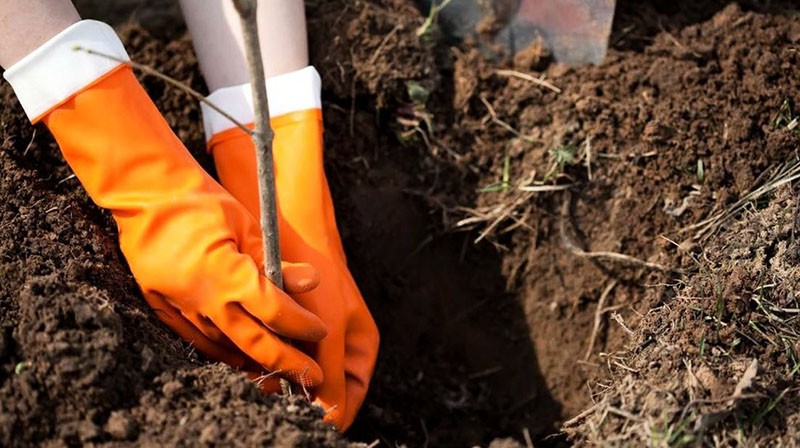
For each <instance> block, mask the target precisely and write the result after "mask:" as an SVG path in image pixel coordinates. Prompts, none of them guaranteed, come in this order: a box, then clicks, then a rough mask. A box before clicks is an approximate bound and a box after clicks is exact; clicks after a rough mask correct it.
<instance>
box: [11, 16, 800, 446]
mask: <svg viewBox="0 0 800 448" xmlns="http://www.w3.org/2000/svg"><path fill="white" fill-rule="evenodd" d="M78 3H79V6H81V7H83V8H86V11H87V14H91V15H94V16H96V17H98V18H101V19H106V20H112V21H115V24H116V25H118V26H119V27H120V29H121V34H122V36H123V39H124V40H125V42H126V45H127V48H128V50H129V51H130V52H131V55H132V56H133V57H134V58H135V59H136V60H137V61H139V62H142V63H146V64H148V65H151V66H154V67H157V68H158V69H159V70H162V71H164V72H166V73H168V74H170V75H172V76H174V77H176V78H177V79H180V80H182V81H184V82H186V83H188V84H190V85H191V86H193V87H195V88H196V89H198V90H201V91H203V89H204V88H205V87H204V85H203V83H202V79H201V77H200V75H199V72H198V71H197V67H196V61H195V59H194V56H193V53H192V50H191V44H190V41H189V40H188V38H187V37H185V36H184V35H183V29H182V27H181V26H180V25H176V23H179V21H178V20H176V19H175V14H176V11H175V9H174V4H171V3H170V2H164V1H155V0H154V1H150V2H148V3H147V5H146V6H145V7H141V5H139V6H136V5H133V6H132V7H133V8H134V9H132V10H131V12H130V13H129V14H127V15H126V14H122V13H120V12H119V10H115V11H114V12H115V15H114V16H113V17H111V16H108V11H107V8H106V9H103V7H102V4H103V2H92V1H81V2H78ZM306 7H307V12H308V17H309V29H310V30H311V33H310V48H311V52H312V62H313V63H314V64H315V66H316V67H317V68H318V70H319V71H320V73H321V74H322V77H323V85H324V108H325V125H326V148H327V149H326V151H327V152H326V162H327V166H326V168H327V172H328V176H329V179H330V183H331V186H332V189H333V194H334V200H335V202H336V208H337V218H338V222H339V226H340V230H341V233H342V236H343V239H344V244H345V247H346V250H347V253H348V259H349V263H350V266H351V270H352V271H353V274H354V276H355V278H356V281H357V282H358V284H359V285H360V287H361V289H362V292H363V294H364V296H365V299H366V300H367V302H368V304H369V306H370V308H371V310H372V311H373V314H374V315H375V318H376V321H377V322H378V325H379V327H380V329H381V333H382V350H381V354H380V357H379V362H378V368H377V371H376V374H375V378H374V380H373V386H372V388H371V391H370V394H369V396H368V397H367V402H366V404H365V406H364V409H363V411H362V413H361V415H360V417H359V419H358V420H357V422H356V424H355V426H354V428H353V429H352V431H351V432H350V433H349V434H348V437H349V439H350V440H359V441H365V442H367V443H369V442H372V441H373V440H378V441H379V442H380V443H381V444H382V445H385V446H395V445H401V444H406V445H407V446H425V445H427V446H472V445H482V446H497V447H500V446H524V443H525V440H526V437H530V438H531V439H532V440H533V441H534V442H536V443H537V446H539V445H542V444H543V445H545V446H547V445H552V446H563V445H567V444H571V443H575V444H578V445H583V444H601V443H606V444H611V445H624V446H642V445H645V444H685V443H691V442H694V441H700V442H701V443H706V444H713V443H721V444H729V445H733V444H736V443H738V444H746V445H757V444H766V443H767V441H772V440H773V439H778V438H782V439H781V440H782V441H784V442H785V443H784V444H787V445H788V444H791V443H793V442H796V440H794V439H793V437H795V436H794V435H793V430H792V428H794V427H795V426H796V425H797V424H798V423H800V421H798V418H799V417H798V415H800V411H798V409H797V402H798V390H797V387H796V383H797V381H796V375H797V371H798V367H797V366H798V360H797V354H798V349H800V347H798V333H799V332H800V329H798V323H797V321H796V315H797V309H798V308H800V306H798V304H797V303H796V299H795V295H794V292H793V291H794V290H796V288H795V285H796V284H797V279H798V275H799V274H798V273H797V272H796V268H795V265H796V263H797V258H798V255H797V253H798V249H797V244H796V242H795V240H794V235H795V233H796V227H795V226H796V225H797V224H796V222H797V219H796V217H795V209H796V207H797V206H796V205H795V200H794V196H795V194H796V193H795V192H794V190H793V189H792V188H791V186H790V184H786V185H783V187H781V188H778V189H775V190H769V191H767V192H765V193H764V194H759V195H756V196H751V197H750V200H745V201H743V202H742V203H741V204H742V205H743V207H738V208H737V209H736V210H737V213H734V214H731V215H726V214H724V212H725V211H727V210H730V209H731V208H732V207H734V206H735V205H736V204H737V201H739V200H740V199H741V198H744V197H746V195H748V193H750V192H752V191H754V190H756V189H757V188H758V187H763V186H765V185H766V186H769V185H772V184H774V183H775V179H776V177H775V176H776V173H777V172H778V171H779V170H780V169H781V168H783V169H784V171H787V170H791V169H792V168H793V167H794V165H792V164H794V163H796V161H797V159H796V157H797V153H796V151H797V150H798V149H800V137H799V136H798V133H797V129H798V128H796V127H795V126H797V125H796V123H797V122H796V121H793V120H795V118H797V116H796V112H795V105H796V103H797V102H798V101H800V78H798V77H797V76H796V71H797V70H796V67H797V65H798V62H799V61H798V58H800V53H799V52H800V20H798V17H800V16H798V11H797V9H796V6H793V5H792V3H791V2H785V3H782V2H770V3H769V5H768V6H765V5H764V2H741V3H740V4H730V5H728V4H727V3H726V2H717V1H710V0H701V1H694V2H691V3H688V2H680V3H674V4H673V3H670V4H664V2H657V1H653V2H633V1H620V2H618V10H617V17H616V20H615V25H614V31H613V33H612V40H611V43H612V48H611V50H610V52H609V56H608V58H607V60H606V61H605V62H604V63H603V64H602V65H600V66H597V67H584V68H577V69H569V68H564V67H560V66H558V65H552V64H550V65H548V63H547V61H546V58H545V59H542V58H541V57H539V56H537V57H518V58H514V59H511V58H506V57H505V56H503V55H502V54H486V53H485V52H484V53H480V52H478V51H477V50H473V49H472V48H473V47H472V46H471V45H460V46H452V47H451V46H449V45H448V44H445V43H444V42H445V40H444V37H443V36H442V35H441V34H439V32H438V30H437V29H436V28H435V27H432V28H430V29H429V30H427V31H426V32H425V33H422V35H421V36H418V33H417V31H418V30H419V27H420V26H421V25H422V23H423V22H424V15H423V14H422V13H421V12H420V11H418V10H417V9H416V8H415V7H414V5H413V2H411V1H410V0H351V1H345V0H324V1H323V0H309V1H307V2H306ZM165 17H166V18H167V19H165ZM131 21H134V22H139V23H141V26H138V25H137V26H132V27H131V26H126V25H125V23H126V22H131ZM480 47H481V48H483V49H484V51H488V50H486V49H487V48H492V47H491V46H490V45H481V46H480ZM525 54H528V55H541V54H542V53H541V48H531V49H530V51H528V52H526V53H525ZM531 79H533V81H532V80H531ZM541 80H545V81H546V83H542V82H541ZM143 83H144V85H145V87H146V88H147V90H148V91H149V92H150V94H151V95H152V96H153V98H154V100H155V101H156V102H157V104H158V105H159V107H160V108H161V110H162V111H163V112H164V114H165V117H166V119H167V121H168V122H169V124H170V125H171V126H172V127H173V129H174V130H175V131H176V133H177V134H178V136H179V137H180V138H181V139H182V140H183V141H184V142H185V143H186V144H187V147H189V149H190V150H191V151H192V152H193V153H194V154H195V156H196V157H197V158H198V159H199V160H200V161H201V163H202V164H203V165H204V166H205V167H206V168H207V169H209V170H211V171H213V169H212V166H211V164H210V163H209V159H208V156H207V155H206V154H205V152H204V150H203V135H202V129H201V125H200V116H199V110H198V107H197V105H196V104H195V103H194V102H193V101H191V100H189V99H187V98H186V97H185V96H182V94H181V93H180V92H178V91H177V90H175V89H174V88H172V87H168V86H164V85H163V84H162V83H160V82H159V81H157V80H154V79H151V78H143ZM0 93H2V102H0V123H1V124H0V128H1V129H0V135H2V138H1V139H0V142H2V147H1V149H2V152H0V163H2V168H3V170H2V175H0V195H2V197H3V198H4V201H3V203H2V204H0V211H2V214H3V220H2V225H0V242H1V243H0V278H2V279H3V282H0V329H2V331H0V443H2V444H3V445H38V444H51V445H80V444H87V443H94V444H125V443H138V444H180V443H192V444H194V443H196V441H200V442H202V443H203V444H208V445H215V444H217V445H225V444H230V443H231V442H234V441H236V442H239V443H240V444H242V445H254V444H260V445H278V446H284V445H286V446H337V445H344V444H346V443H347V442H345V441H342V440H341V439H339V438H338V437H337V436H336V435H335V433H333V432H332V431H331V430H329V429H328V428H327V427H325V426H324V425H323V424H321V423H320V421H319V413H318V412H317V411H315V410H314V409H312V408H310V407H309V406H307V405H306V404H305V403H303V400H300V399H292V400H287V399H278V398H275V397H264V396H261V395H260V394H258V393H257V391H256V388H255V387H254V386H252V385H251V384H249V383H248V382H247V381H246V380H245V379H244V378H242V377H241V375H239V374H238V373H235V372H232V371H230V370H229V369H227V368H225V367H224V366H221V365H218V364H209V363H208V362H207V361H205V360H202V359H199V358H198V357H197V356H196V355H195V354H193V353H192V352H191V350H190V349H189V348H188V347H187V346H186V345H185V344H183V343H181V342H180V341H179V340H177V339H176V338H175V337H174V336H173V335H171V334H170V333H169V331H168V330H166V329H165V328H164V327H163V326H162V325H161V324H160V323H159V322H158V321H157V320H156V319H155V318H154V317H153V316H152V315H151V313H150V312H149V310H148V308H147V306H146V304H145V303H144V302H143V300H142V299H141V297H140V295H139V293H138V291H137V289H136V285H135V283H134V282H133V279H132V278H131V276H130V274H129V272H128V270H127V267H126V266H125V264H124V261H123V259H122V257H121V255H120V254H119V251H118V249H117V248H116V244H115V229H114V225H113V223H112V222H111V221H110V219H109V217H108V215H107V214H105V213H103V212H102V211H100V210H98V209H97V208H96V207H94V206H93V205H92V204H91V202H90V201H89V200H88V198H87V197H86V196H85V193H84V192H83V190H82V189H81V187H80V186H79V184H78V182H77V181H76V180H75V179H74V178H72V177H70V171H69V168H68V167H66V166H65V165H64V163H63V160H62V159H61V157H60V155H59V154H58V150H57V147H56V146H55V144H54V143H53V141H52V138H51V137H50V136H49V135H48V133H47V131H46V129H44V128H42V127H37V128H35V130H34V129H33V128H31V127H30V126H29V125H28V124H27V122H26V121H25V119H24V117H23V116H22V114H21V111H20V109H19V107H18V105H17V104H16V100H15V99H14V97H13V94H12V93H11V91H10V89H9V87H8V85H6V84H4V85H2V87H0ZM792 123H794V124H792ZM784 174H785V173H784ZM784 177H785V175H784ZM719 216H722V217H723V218H724V219H722V220H715V221H711V222H710V223H711V225H709V226H705V225H701V226H698V225H697V224H698V223H703V221H704V220H707V219H709V218H715V217H719ZM476 240H478V242H475V241H476ZM754 359H755V360H756V361H755V363H753V360H754ZM753 366H755V367H753ZM576 415H577V416H578V418H572V417H574V416H576ZM715 441H716V442H715ZM520 444H523V445H520Z"/></svg>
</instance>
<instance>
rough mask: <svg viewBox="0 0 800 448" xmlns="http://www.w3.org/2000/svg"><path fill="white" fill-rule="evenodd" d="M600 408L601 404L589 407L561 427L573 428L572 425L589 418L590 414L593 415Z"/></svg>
mask: <svg viewBox="0 0 800 448" xmlns="http://www.w3.org/2000/svg"><path fill="white" fill-rule="evenodd" d="M598 406H600V403H595V404H593V405H591V406H589V407H588V408H586V409H584V410H583V411H582V412H581V413H580V414H578V415H576V416H575V417H572V418H571V419H569V420H567V421H565V422H564V423H563V424H562V425H561V426H562V427H565V428H566V427H569V426H572V425H574V424H576V423H578V422H579V421H581V420H583V419H584V418H585V417H587V416H588V415H589V414H591V413H592V412H594V411H596V410H597V407H598Z"/></svg>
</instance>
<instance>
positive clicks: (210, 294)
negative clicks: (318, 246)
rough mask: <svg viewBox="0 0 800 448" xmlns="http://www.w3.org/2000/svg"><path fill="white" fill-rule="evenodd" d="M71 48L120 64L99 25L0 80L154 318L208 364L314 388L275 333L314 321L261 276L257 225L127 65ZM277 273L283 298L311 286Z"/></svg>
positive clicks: (63, 38) (317, 373)
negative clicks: (107, 215) (105, 222)
mask: <svg viewBox="0 0 800 448" xmlns="http://www.w3.org/2000/svg"><path fill="white" fill-rule="evenodd" d="M76 43H77V44H81V45H84V46H86V47H87V48H91V49H95V50H97V51H103V52H106V53H111V54H117V55H118V57H125V58H126V57H127V55H126V54H125V51H124V49H122V45H121V43H119V39H118V38H117V37H116V35H115V34H114V32H113V30H111V28H110V27H108V26H107V25H105V24H102V23H99V22H93V21H82V22H79V23H77V24H75V25H73V26H72V27H70V28H68V29H67V30H65V31H64V32H63V33H61V34H60V35H59V36H56V37H55V38H54V39H53V40H52V41H50V42H48V43H47V44H45V45H44V46H43V47H41V48H39V49H38V50H36V51H35V52H34V53H33V54H31V55H30V56H28V57H27V58H25V59H23V60H22V61H21V62H19V63H18V64H15V65H14V66H13V67H11V68H10V69H9V70H8V71H7V72H6V73H5V77H6V78H7V79H9V81H11V84H12V86H14V87H15V90H17V94H18V97H19V98H20V100H21V102H22V104H23V106H24V107H25V108H26V111H27V112H28V115H29V116H30V117H31V118H32V119H33V120H34V121H36V120H38V119H41V120H42V121H43V122H44V123H45V124H46V125H47V126H48V127H49V128H50V131H51V132H52V133H53V135H54V136H55V138H56V140H57V141H58V144H59V146H60V148H61V151H62V153H63V154H64V158H65V159H66V160H67V162H68V163H69V165H70V166H71V167H72V169H73V170H74V172H75V174H76V175H77V177H78V179H79V180H80V181H81V183H82V184H83V186H84V187H85V188H86V191H87V193H88V194H89V196H91V198H92V199H93V200H94V201H95V202H96V203H97V204H98V205H100V206H101V207H103V208H107V209H109V210H110V211H111V213H112V215H113V216H114V219H115V220H116V222H117V225H118V228H119V238H120V246H121V248H122V252H123V254H124V255H125V257H126V259H127V261H128V264H129V265H130V268H131V271H132V272H133V275H134V277H135V278H136V281H137V282H138V284H139V286H140V287H141V289H142V292H143V293H144V297H145V299H146V300H147V302H148V303H149V304H150V305H151V306H152V307H153V309H154V310H155V313H156V315H157V316H158V317H159V318H160V319H161V320H162V321H163V322H164V323H166V324H167V325H168V326H169V327H170V328H172V329H173V330H175V331H176V332H177V333H178V334H179V335H180V336H181V337H183V338H184V339H186V340H187V341H191V342H192V343H193V344H194V345H195V346H196V347H197V349H198V350H200V351H201V352H202V353H204V354H206V355H207V356H209V357H210V358H213V359H216V360H221V361H224V362H226V363H228V364H230V365H232V366H234V367H237V368H242V369H245V370H248V371H255V370H263V369H267V370H268V371H271V372H274V371H279V372H281V376H282V377H285V378H287V379H290V380H291V381H294V382H296V383H298V384H301V385H303V386H305V387H311V386H315V385H318V384H320V383H321V382H322V380H323V373H322V370H321V369H320V367H319V365H318V364H317V363H316V362H315V361H314V360H312V359H311V358H310V357H309V356H308V355H306V354H304V353H302V352H301V351H300V350H298V349H297V348H295V347H293V346H292V345H290V344H289V343H287V342H286V341H284V340H282V339H281V336H282V337H285V338H291V339H295V340H299V341H310V342H316V341H320V340H321V339H322V338H324V337H325V335H326V327H325V324H324V323H323V322H322V321H321V320H320V319H319V318H318V317H317V316H315V315H314V314H313V313H311V312H310V311H308V310H306V309H304V308H303V307H301V306H300V305H298V304H297V303H296V302H295V301H294V300H293V299H292V298H291V297H289V296H288V295H287V294H285V293H284V292H282V291H280V290H279V289H278V288H276V287H275V286H274V285H272V284H271V283H270V282H269V281H268V280H267V279H266V277H264V276H262V275H261V272H262V263H263V260H262V256H261V244H260V231H259V228H258V223H257V221H256V220H255V219H254V218H253V217H252V215H251V214H250V213H249V212H248V211H247V210H245V208H244V207H242V205H241V204H240V203H239V202H238V201H236V200H235V199H234V198H233V197H231V195H230V194H228V193H227V192H226V191H225V190H224V189H223V188H222V187H220V186H219V185H218V184H217V183H216V182H215V181H214V180H213V179H211V178H210V177H209V176H208V175H207V174H206V173H205V171H203V169H202V168H201V167H200V166H199V165H198V164H197V163H196V162H195V160H194V159H193V158H192V156H191V155H190V154H189V153H188V152H187V151H186V149H185V148H184V147H183V145H182V143H181V142H180V141H179V140H178V138H177V137H176V136H175V135H174V134H173V133H172V131H171V130H170V128H169V126H168V125H167V123H166V122H165V121H164V119H163V118H162V116H161V114H160V113H159V112H158V110H157V109H156V107H155V106H154V105H153V103H152V102H151V100H150V98H149V97H148V96H147V94H146V93H145V91H144V90H143V89H142V87H141V86H140V85H139V83H138V82H137V80H136V78H135V77H134V75H133V73H132V72H131V70H130V68H128V67H127V66H125V65H121V64H119V63H109V62H108V61H106V60H99V59H101V58H100V57H98V56H92V55H82V56H81V55H80V54H79V53H76V52H75V51H73V50H72V48H71V47H72V46H73V45H75V44H76ZM92 58H94V59H92ZM54 64H55V65H54ZM73 64H78V65H77V66H74V65H73ZM103 64H105V65H103ZM54 74H58V75H57V76H59V77H60V78H62V79H63V78H68V79H67V82H66V83H64V85H62V84H59V83H60V80H59V79H56V78H54ZM48 77H49V78H48ZM42 78H45V79H42ZM51 85H55V86H56V87H57V88H56V89H51V90H50V91H48V90H47V89H50V88H51V87H50V86H51ZM31 89H38V90H31ZM48 95H49V96H48ZM59 96H62V97H63V98H61V99H59ZM283 273H284V276H285V282H286V285H287V289H288V290H289V292H294V293H298V292H306V291H309V290H312V289H313V288H314V287H315V286H316V285H317V283H318V281H319V276H318V273H317V272H316V271H315V270H314V268H312V267H311V266H309V265H298V264H288V265H284V269H283ZM276 381H277V379H274V378H273V379H272V381H271V386H270V387H273V388H274V387H275V382H276Z"/></svg>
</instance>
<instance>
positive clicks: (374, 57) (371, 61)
mask: <svg viewBox="0 0 800 448" xmlns="http://www.w3.org/2000/svg"><path fill="white" fill-rule="evenodd" d="M400 28H401V25H400V24H399V23H398V24H397V25H395V27H394V28H392V31H389V34H387V35H386V37H384V38H383V40H382V41H381V43H380V44H379V45H378V48H376V49H375V52H374V53H372V57H370V58H369V62H368V65H373V64H374V63H375V61H377V60H378V56H380V55H381V52H382V51H383V47H385V46H386V44H388V43H389V41H390V40H391V39H392V37H394V35H395V34H397V32H398V31H399V30H400Z"/></svg>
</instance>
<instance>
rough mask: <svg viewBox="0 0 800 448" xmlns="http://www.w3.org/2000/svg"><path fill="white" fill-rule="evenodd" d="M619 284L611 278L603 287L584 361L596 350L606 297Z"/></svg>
mask: <svg viewBox="0 0 800 448" xmlns="http://www.w3.org/2000/svg"><path fill="white" fill-rule="evenodd" d="M615 286H617V281H616V280H611V282H609V283H608V285H606V287H605V289H603V292H602V294H600V299H599V300H598V301H597V310H596V311H595V313H594V325H593V326H592V335H591V336H589V346H588V347H586V354H585V355H584V356H583V360H584V361H588V360H589V358H591V356H592V350H594V342H595V340H596V339H597V332H598V331H599V329H600V322H601V321H602V320H603V314H605V312H606V309H605V308H604V305H605V304H606V299H607V298H608V296H609V294H611V291H613V290H614V287H615Z"/></svg>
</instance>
